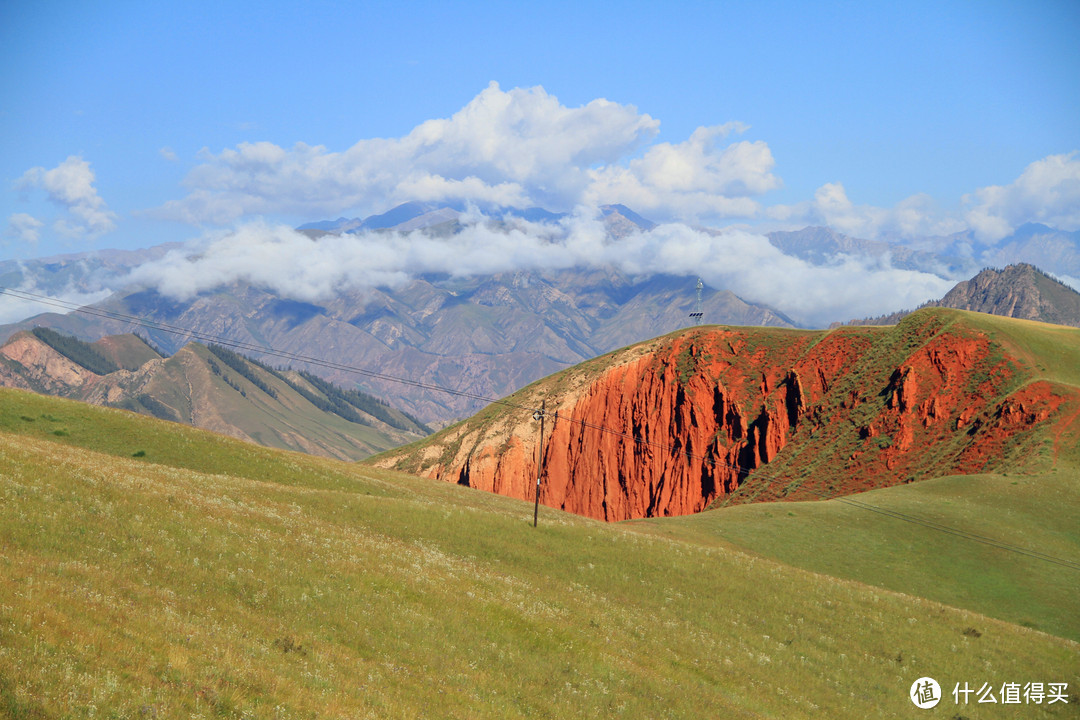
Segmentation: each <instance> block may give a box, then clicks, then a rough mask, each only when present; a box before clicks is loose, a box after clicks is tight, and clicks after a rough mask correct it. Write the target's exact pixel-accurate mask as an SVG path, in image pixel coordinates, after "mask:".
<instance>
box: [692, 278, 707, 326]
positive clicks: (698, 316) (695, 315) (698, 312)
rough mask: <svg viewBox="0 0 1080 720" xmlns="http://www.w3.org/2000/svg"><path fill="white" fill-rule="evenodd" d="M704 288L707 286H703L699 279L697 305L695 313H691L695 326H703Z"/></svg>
mask: <svg viewBox="0 0 1080 720" xmlns="http://www.w3.org/2000/svg"><path fill="white" fill-rule="evenodd" d="M703 287H705V286H704V285H703V284H702V282H701V278H698V281H697V304H696V305H695V306H694V312H692V313H690V319H691V320H693V321H694V324H695V325H700V324H701V316H702V315H704V314H705V313H704V312H703V311H702V310H701V289H702V288H703Z"/></svg>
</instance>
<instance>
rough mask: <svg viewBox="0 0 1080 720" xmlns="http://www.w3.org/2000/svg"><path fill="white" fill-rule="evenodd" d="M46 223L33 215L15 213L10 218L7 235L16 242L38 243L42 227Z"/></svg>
mask: <svg viewBox="0 0 1080 720" xmlns="http://www.w3.org/2000/svg"><path fill="white" fill-rule="evenodd" d="M44 225H45V223H43V222H41V221H40V220H38V219H37V218H36V217H34V216H33V215H28V214H26V213H15V214H14V215H12V216H11V217H9V218H8V230H7V233H6V235H7V237H9V238H11V239H13V240H15V241H16V242H19V243H25V244H27V245H36V244H37V241H38V240H39V239H40V238H41V228H42V227H43V226H44Z"/></svg>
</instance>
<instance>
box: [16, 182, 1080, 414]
mask: <svg viewBox="0 0 1080 720" xmlns="http://www.w3.org/2000/svg"><path fill="white" fill-rule="evenodd" d="M482 210H483V211H484V212H485V213H489V217H491V218H493V219H492V221H491V222H492V223H493V227H494V228H496V230H497V229H498V228H500V227H509V226H511V225H512V224H513V223H514V222H516V220H515V219H524V220H528V221H530V222H538V223H545V222H546V223H557V222H559V221H561V220H563V219H564V218H565V217H566V216H564V215H561V214H558V213H551V212H548V211H546V210H544V209H542V208H530V209H526V210H517V209H510V208H482ZM466 211H469V212H472V211H471V210H470V209H468V208H465V207H464V206H462V207H455V206H451V205H443V204H435V203H423V202H410V203H405V204H402V205H399V206H397V207H395V208H392V209H390V210H389V211H387V212H385V213H382V214H378V215H373V216H370V217H367V218H351V219H350V218H344V217H342V218H338V219H336V220H324V221H319V222H313V223H308V224H306V225H302V226H301V227H300V228H299V229H300V231H301V232H303V233H305V234H307V235H309V236H310V237H314V238H319V237H322V236H326V235H348V234H350V233H361V232H391V231H396V232H413V231H418V232H423V233H427V234H432V235H449V234H453V233H456V232H458V230H460V229H461V227H462V224H461V223H462V214H463V213H465V212H466ZM601 219H602V221H603V225H604V228H605V229H606V231H607V234H608V238H609V241H610V242H615V241H618V240H619V239H622V238H625V237H628V236H629V235H631V234H634V233H649V232H650V231H652V230H653V229H654V228H655V227H656V226H655V224H654V223H652V222H651V221H650V220H648V219H646V218H644V217H642V216H641V215H639V214H638V213H636V212H634V211H633V210H631V209H630V208H628V207H626V206H623V205H606V206H604V207H603V208H601ZM767 238H768V240H769V242H770V243H771V244H772V245H773V246H774V247H775V248H777V249H778V250H780V251H781V252H783V253H785V254H786V255H788V256H791V257H795V258H800V259H801V260H803V261H805V262H806V263H809V264H810V265H815V266H838V267H842V266H843V265H844V263H846V262H849V261H851V260H855V261H857V262H858V263H860V264H862V265H864V266H867V267H878V268H899V269H904V270H912V271H920V272H925V273H931V274H934V275H937V276H939V277H942V278H947V279H959V278H962V277H965V276H966V277H971V275H974V274H975V272H976V271H977V270H978V268H979V267H982V266H981V265H979V263H980V262H981V261H982V258H984V257H990V256H992V257H995V258H1005V257H1010V258H1011V257H1018V258H1020V259H1024V258H1027V257H1039V258H1044V259H1046V260H1047V261H1052V263H1053V264H1050V265H1047V266H1045V267H1046V269H1049V270H1052V271H1054V272H1055V273H1059V274H1061V275H1063V276H1069V274H1070V273H1074V274H1073V275H1072V276H1071V277H1080V233H1076V232H1072V233H1069V232H1060V231H1056V230H1053V229H1051V228H1047V227H1045V226H1035V225H1029V226H1024V227H1023V228H1021V229H1020V230H1018V231H1017V233H1016V234H1014V235H1013V236H1011V237H1009V238H1005V239H1003V240H1002V241H1000V242H999V243H997V244H995V245H993V246H989V245H981V244H979V243H978V242H976V241H975V240H974V239H973V238H972V237H971V236H969V235H956V236H951V237H949V238H928V239H925V240H922V241H910V242H907V243H906V244H899V243H890V242H884V241H876V240H863V239H858V238H852V237H850V236H846V235H843V234H842V233H838V232H836V231H835V230H832V229H829V228H820V227H808V228H803V229H802V230H798V231H791V232H772V233H769V234H768V235H767ZM175 247H177V245H171V246H157V247H154V248H149V249H146V250H140V251H102V252H98V253H93V254H83V255H69V256H62V257H56V258H45V259H41V260H33V261H21V262H16V261H5V262H0V286H4V287H13V288H18V287H24V288H26V287H29V288H30V289H32V291H33V292H37V293H40V294H43V295H56V296H61V297H75V298H78V300H77V302H93V301H97V302H95V303H94V304H95V307H99V308H101V309H103V310H108V311H111V312H116V313H121V314H126V315H132V316H138V317H140V318H144V319H146V320H149V321H157V322H166V323H169V324H171V325H173V326H176V327H181V328H187V329H190V330H192V331H195V332H199V333H203V334H204V335H205V336H208V337H221V338H226V339H229V340H236V341H241V342H244V343H249V344H251V345H254V346H260V347H266V348H268V349H269V348H273V349H275V350H281V351H285V352H290V353H295V354H300V355H307V356H317V357H319V358H320V359H323V360H329V361H332V362H335V363H338V364H340V365H342V366H348V367H358V368H363V369H365V370H370V371H374V372H377V373H381V374H384V375H388V376H395V377H404V378H408V379H410V380H413V381H417V382H419V383H421V384H426V385H432V386H439V387H442V388H447V389H450V390H452V391H454V392H457V393H460V394H458V395H453V394H447V393H444V392H441V391H437V390H431V389H430V388H424V387H421V386H418V385H416V384H415V383H414V384H402V383H398V382H394V381H392V380H385V379H374V378H371V377H365V376H361V375H357V374H355V373H351V372H349V371H347V370H334V371H328V370H325V369H323V368H317V367H308V368H307V369H308V370H311V371H313V372H318V373H323V374H324V376H325V377H326V378H327V379H330V380H332V381H334V382H337V383H339V384H341V385H343V386H344V387H349V388H353V387H358V388H360V389H362V390H363V391H365V392H368V393H372V394H374V395H376V396H378V397H382V398H385V399H386V400H387V401H388V402H390V403H391V404H393V405H394V406H396V407H400V408H402V409H403V410H405V411H408V412H410V413H412V414H414V415H415V416H417V417H419V418H421V419H422V420H423V421H424V422H427V423H431V424H433V425H435V426H440V425H443V424H445V423H447V422H449V421H452V420H454V419H457V418H461V417H464V416H467V415H469V414H471V413H472V412H474V411H475V410H477V409H478V408H479V407H480V406H481V405H482V404H483V402H484V401H483V400H481V399H478V398H495V397H501V396H504V395H506V394H508V393H510V392H512V391H514V390H516V389H517V388H519V387H521V386H523V385H525V384H527V383H529V382H531V381H533V380H535V379H537V378H540V377H543V376H545V375H548V374H550V373H553V372H556V371H557V370H560V369H562V368H564V367H567V366H569V365H573V364H576V363H579V362H581V361H583V360H587V359H590V358H592V357H595V356H596V355H599V354H601V353H604V352H607V351H610V350H614V349H616V348H619V347H622V346H625V345H629V344H631V343H634V342H637V341H640V340H644V339H647V338H651V337H655V336H658V335H662V334H665V333H668V332H671V331H673V330H676V329H678V328H681V327H684V326H686V325H688V324H690V320H689V318H688V314H689V313H690V312H691V311H693V310H695V309H696V308H695V295H694V286H695V284H696V281H697V278H696V277H694V276H675V275H664V274H638V275H633V276H631V275H629V274H627V273H624V272H620V271H617V270H615V269H612V268H610V267H591V268H570V269H565V270H555V271H521V272H505V273H498V274H492V275H472V276H468V277H452V276H448V275H445V274H443V275H440V274H419V275H415V276H413V277H412V278H411V280H410V281H408V282H407V283H405V284H404V285H401V286H399V287H396V288H394V289H390V288H386V287H376V288H370V289H365V290H363V291H359V290H356V291H353V290H346V291H342V292H340V293H338V294H337V295H335V296H334V297H333V298H332V299H331V300H329V301H326V302H319V303H312V302H302V301H298V300H295V299H290V298H286V297H281V296H279V295H277V294H275V293H274V292H272V291H271V290H268V289H266V288H261V287H256V286H252V285H249V284H242V283H233V284H231V285H224V286H222V287H219V288H215V289H213V290H210V291H207V292H203V293H201V294H199V295H198V296H196V297H195V298H193V299H192V300H190V301H185V302H177V301H174V300H171V299H169V298H168V297H165V296H163V295H160V294H159V293H158V292H156V291H155V290H154V289H148V288H141V287H127V288H124V287H119V286H118V285H117V283H118V280H117V278H121V277H124V276H125V275H126V274H127V273H128V272H129V271H130V270H131V269H132V268H134V267H137V266H139V265H141V264H142V263H145V262H148V261H150V260H154V259H158V258H161V257H163V256H164V255H165V253H166V252H167V251H168V250H169V249H172V248H175ZM1017 307H1019V305H1018V306H1017ZM701 309H702V311H703V315H704V321H705V322H707V323H715V324H727V325H766V326H774V327H793V326H795V324H796V323H795V322H794V321H793V320H792V319H791V318H789V317H787V316H786V315H784V314H783V313H782V312H780V311H778V310H776V309H775V308H771V307H768V306H767V305H763V304H759V303H753V302H748V301H746V300H744V299H743V298H740V297H738V296H737V295H735V294H734V293H732V292H731V291H729V290H726V289H724V288H710V287H706V288H705V292H704V294H703V297H702V308H701ZM890 317H891V316H890ZM1061 317H1067V316H1066V315H1062V316H1061ZM9 320H16V318H14V317H10V316H9ZM879 320H880V319H879ZM37 325H43V326H49V327H53V328H56V329H58V330H61V331H63V332H66V333H69V334H72V335H75V336H77V337H79V338H81V339H83V340H87V341H93V340H97V339H99V338H101V337H104V336H107V335H117V334H122V333H126V332H132V331H136V330H138V331H140V332H144V333H146V334H147V335H148V337H149V338H150V340H151V341H152V342H153V343H154V344H155V345H157V346H159V347H162V348H163V349H164V350H165V351H166V352H169V353H174V352H177V351H178V350H179V349H180V348H181V346H182V345H183V343H184V342H186V340H185V339H184V338H182V337H180V336H177V335H175V334H171V333H168V332H164V331H161V330H157V329H148V328H139V327H138V326H137V325H136V324H133V323H129V322H124V321H120V320H111V319H106V318H101V317H92V316H87V315H80V314H75V313H72V314H68V315H60V314H55V313H47V314H44V315H39V316H36V317H33V318H29V319H25V320H23V319H21V317H20V318H19V321H18V322H12V323H11V324H9V325H6V326H0V340H2V339H4V338H6V337H8V336H10V335H11V334H13V333H15V332H17V331H19V330H28V329H31V328H33V327H34V326H37ZM258 357H259V358H261V359H263V360H266V361H268V362H275V360H274V359H273V356H272V355H269V354H267V355H258Z"/></svg>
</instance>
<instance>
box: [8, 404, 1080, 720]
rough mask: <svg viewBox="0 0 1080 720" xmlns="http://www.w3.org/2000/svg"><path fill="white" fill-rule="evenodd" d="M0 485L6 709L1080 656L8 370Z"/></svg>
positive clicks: (896, 707) (677, 543)
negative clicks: (45, 386)
mask: <svg viewBox="0 0 1080 720" xmlns="http://www.w3.org/2000/svg"><path fill="white" fill-rule="evenodd" d="M57 430H63V431H64V432H63V434H56V431H57ZM140 450H143V451H145V453H144V454H143V455H142V456H140V457H132V455H138V454H139V453H138V451H140ZM901 489H903V488H901ZM0 497H2V498H3V499H4V503H5V505H4V507H5V512H3V513H0V546H2V547H3V548H4V552H3V553H0V566H2V568H3V571H4V578H5V581H4V582H0V639H2V641H3V648H4V652H3V653H0V702H3V705H2V706H0V707H3V708H4V709H5V712H7V713H8V714H10V715H13V716H15V717H69V716H83V715H88V714H89V713H88V711H87V707H88V706H89V705H90V704H92V705H93V707H94V712H95V715H96V716H103V717H110V716H115V717H143V716H146V717H157V718H162V719H164V718H189V717H193V716H196V715H205V716H211V715H220V716H245V715H247V716H253V717H259V716H262V715H267V714H269V715H278V716H281V717H315V716H320V717H322V716H333V717H366V716H372V717H446V718H466V717H468V718H487V717H492V718H507V717H547V716H550V717H607V716H611V715H614V714H621V715H624V716H626V717H670V718H700V717H703V716H720V717H743V716H745V717H784V718H818V717H823V716H824V717H830V718H866V717H882V718H894V717H895V718H909V717H912V713H913V709H912V705H911V701H910V700H909V698H908V692H909V689H910V687H911V684H912V682H914V680H915V679H917V678H919V677H923V676H932V677H936V678H938V679H939V680H940V681H941V682H942V687H943V688H944V689H945V690H946V692H947V691H948V690H949V689H951V686H952V684H953V683H954V682H961V683H962V682H964V680H965V679H967V680H968V681H969V682H982V681H983V680H982V679H985V681H987V682H995V683H998V682H999V680H998V678H1004V679H1003V680H1000V682H1006V681H1009V682H1013V681H1017V682H1028V680H1027V679H1028V678H1037V680H1036V681H1037V682H1057V681H1058V680H1061V681H1062V682H1069V683H1070V685H1069V687H1070V689H1071V688H1072V685H1071V683H1072V681H1073V676H1074V673H1072V671H1071V669H1072V668H1075V667H1077V664H1078V662H1080V650H1078V646H1077V644H1076V643H1075V642H1070V641H1068V640H1063V639H1060V638H1056V637H1053V636H1051V635H1047V634H1044V633H1041V632H1033V631H1031V630H1029V629H1027V628H1021V627H1019V626H1017V625H1013V624H1009V623H1006V622H1001V621H998V620H994V619H991V618H989V617H986V616H984V615H979V614H976V613H972V612H969V611H965V610H960V609H956V608H954V607H947V606H943V605H940V604H938V603H935V602H930V601H926V600H923V599H920V598H918V597H913V596H910V595H902V594H898V593H893V592H889V591H883V590H880V589H878V588H873V587H868V586H866V585H863V584H861V583H854V582H847V581H843V580H836V579H834V578H832V577H828V576H822V575H818V574H811V573H807V572H804V571H801V570H796V569H793V568H791V567H788V566H785V565H783V564H781V563H777V562H774V561H771V560H768V559H765V558H762V557H760V556H753V555H749V554H746V553H744V552H742V551H739V550H738V549H737V548H735V547H734V546H732V545H730V544H728V543H725V542H723V541H719V540H717V539H716V538H715V536H713V537H709V536H708V535H707V534H706V533H698V534H696V535H695V536H693V537H685V529H684V528H681V527H675V526H672V525H671V524H670V522H667V523H665V522H661V521H650V522H639V523H633V524H622V525H605V524H602V523H597V522H595V521H592V520H588V519H586V518H580V517H575V516H569V515H565V514H562V513H558V512H555V511H549V510H547V509H544V510H543V512H542V513H541V519H540V527H539V528H538V529H533V528H532V527H531V519H532V507H531V505H528V504H525V503H521V502H518V501H514V500H511V499H508V498H501V497H497V496H493V495H489V494H486V493H477V492H474V491H469V490H467V489H464V488H458V487H454V486H450V485H444V484H441V483H432V482H430V481H423V480H418V479H415V478H410V477H406V476H402V475H399V474H395V473H388V472H384V471H378V470H374V469H372V468H367V467H363V466H356V465H354V464H345V463H340V462H335V461H332V460H326V459H322V458H314V457H310V456H302V455H296V454H291V453H281V452H278V451H273V450H269V449H265V448H259V447H256V446H252V445H248V444H243V443H238V442H235V441H232V440H230V439H228V438H224V437H221V436H216V435H211V434H208V433H205V432H201V431H197V430H195V429H192V428H186V427H183V426H180V425H176V424H168V423H160V422H157V421H155V420H153V419H152V418H142V417H139V416H135V415H132V414H129V413H119V412H116V411H113V410H108V409H103V408H95V407H92V406H87V405H82V404H76V403H71V402H67V401H62V400H58V399H55V398H47V397H41V396H35V395H30V394H27V393H23V392H17V391H13V390H0ZM792 507H794V506H792ZM997 510H998V512H997V514H995V515H993V516H992V517H989V518H987V530H986V532H996V531H997V528H996V526H994V525H993V524H992V523H993V520H994V519H995V518H997V517H1004V516H1005V508H998V509H997ZM1047 512H1048V513H1050V514H1057V513H1058V512H1059V509H1058V508H1048V509H1047ZM73 517H77V518H78V522H72V521H71V519H72V518H73ZM674 530H678V531H680V533H681V534H683V535H684V537H678V536H676V535H674V534H672V531H674ZM929 532H932V531H930V530H928V529H925V528H919V527H914V526H913V527H912V528H911V530H910V533H909V535H908V536H907V537H905V542H908V543H915V544H916V545H917V546H919V544H920V543H921V539H922V537H923V536H924V535H925V534H926V533H929ZM1009 537H1012V536H1011V535H1010V536H1009ZM969 549H970V548H969V546H967V545H962V544H957V543H954V544H953V545H951V546H948V547H946V548H945V552H946V553H947V555H948V557H950V558H951V559H954V560H957V561H960V562H965V563H969V562H971V560H972V558H967V557H965V556H964V553H965V552H967V551H968V550H969ZM993 559H994V558H993V556H990V557H986V558H982V560H983V562H984V564H986V563H987V562H992V561H993ZM921 561H922V558H919V557H909V558H907V559H906V560H904V562H907V563H910V564H918V563H920V562H921ZM1067 577H1073V576H1071V575H1067ZM942 580H943V581H944V582H948V576H947V575H946V576H945V577H943V578H942ZM1020 587H1021V589H1022V590H1026V591H1027V592H1028V593H1030V595H1031V597H1032V598H1033V599H1037V598H1038V596H1039V593H1041V592H1042V589H1043V583H1040V582H1036V583H1032V584H1030V585H1027V586H1020ZM46 599H47V602H43V600H46ZM1033 604H1034V605H1037V604H1038V603H1033ZM973 631H974V632H973ZM976 634H978V635H979V637H976ZM72 668H75V669H77V672H76V671H71V669H72ZM988 669H990V670H988ZM973 700H974V699H973ZM949 701H951V697H949V696H948V695H946V697H945V698H944V701H943V702H949ZM972 707H973V706H972ZM999 707H1000V706H995V709H998V708H999ZM1071 707H1072V705H1071V704H1070V705H1063V704H1061V703H1057V704H1055V705H1048V704H1046V703H1044V704H1041V705H1034V704H1032V705H1028V706H1026V707H1025V709H1024V716H1025V717H1029V716H1030V717H1039V718H1041V717H1064V716H1068V713H1069V712H1070V710H1071ZM970 712H971V710H970V709H968V710H966V711H965V714H967V713H970Z"/></svg>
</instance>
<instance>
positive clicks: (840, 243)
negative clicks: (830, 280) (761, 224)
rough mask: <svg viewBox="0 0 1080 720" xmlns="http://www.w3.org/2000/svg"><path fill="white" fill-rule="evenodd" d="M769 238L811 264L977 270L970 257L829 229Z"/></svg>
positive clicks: (947, 273)
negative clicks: (842, 262)
mask: <svg viewBox="0 0 1080 720" xmlns="http://www.w3.org/2000/svg"><path fill="white" fill-rule="evenodd" d="M766 237H768V238H769V243H770V244H772V245H773V247H775V248H777V249H778V250H780V251H781V252H783V253H784V254H785V255H791V256H792V257H797V258H801V259H803V260H806V261H807V262H809V263H811V264H812V265H829V264H833V263H835V262H838V261H839V260H841V259H843V258H850V259H857V260H861V261H863V262H869V263H873V264H887V265H890V266H892V267H896V268H902V269H905V270H920V271H923V272H929V273H933V274H935V275H944V276H954V275H956V274H957V273H962V272H968V271H973V270H974V268H975V267H977V266H976V265H975V264H974V261H973V260H972V259H971V258H969V257H963V256H956V255H946V254H940V253H935V252H927V251H924V250H916V249H912V248H909V247H906V246H904V245H900V244H898V243H891V242H886V241H884V240H864V239H860V238H854V237H851V236H849V235H844V234H843V233H840V232H837V231H836V230H833V229H832V228H827V227H814V226H811V227H806V228H803V229H801V230H793V231H776V232H770V233H768V234H767V235H766Z"/></svg>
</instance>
